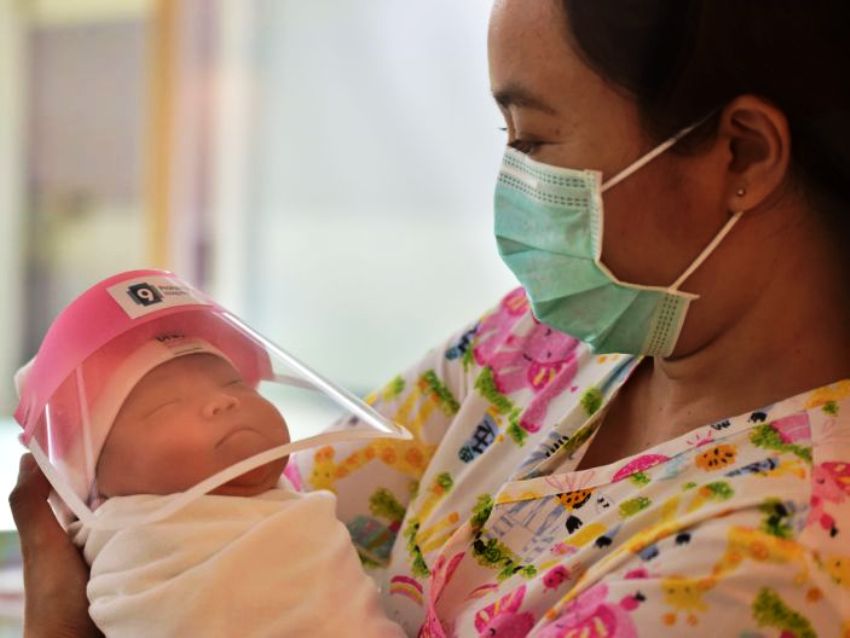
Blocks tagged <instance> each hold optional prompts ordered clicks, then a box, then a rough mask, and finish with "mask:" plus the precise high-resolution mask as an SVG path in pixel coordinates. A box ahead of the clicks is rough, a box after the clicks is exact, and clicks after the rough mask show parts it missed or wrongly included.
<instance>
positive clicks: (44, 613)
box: [9, 454, 102, 638]
mask: <svg viewBox="0 0 850 638" xmlns="http://www.w3.org/2000/svg"><path fill="white" fill-rule="evenodd" d="M50 489H51V488H50V483H48V481H47V479H46V478H45V477H44V475H43V474H42V473H41V471H40V470H39V469H38V466H37V465H36V463H35V459H33V457H32V455H31V454H25V455H24V456H23V457H21V462H20V467H19V470H18V482H17V484H16V485H15V488H14V489H13V490H12V492H11V494H9V505H10V507H11V509H12V516H13V517H14V519H15V526H16V527H17V529H18V534H19V535H20V540H21V553H22V556H23V565H24V589H25V591H26V605H25V611H24V625H25V635H26V636H27V638H41V637H42V636H44V637H47V636H50V637H51V638H52V637H57V638H71V637H73V638H85V637H88V636H101V635H102V634H101V633H100V632H99V631H98V630H97V628H96V627H95V626H94V624H93V623H92V622H91V619H90V618H89V615H88V600H87V599H86V582H87V581H88V567H87V566H86V564H85V562H84V561H83V559H82V557H81V556H80V554H79V552H78V551H77V549H76V547H74V545H73V544H72V543H71V540H70V538H69V537H68V535H67V534H66V533H65V531H64V530H63V529H62V527H61V526H60V525H59V522H58V521H57V520H56V518H55V516H54V515H53V511H52V510H51V508H50V505H49V504H48V502H47V497H48V495H49V494H50Z"/></svg>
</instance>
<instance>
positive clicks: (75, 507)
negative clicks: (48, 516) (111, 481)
mask: <svg viewBox="0 0 850 638" xmlns="http://www.w3.org/2000/svg"><path fill="white" fill-rule="evenodd" d="M27 448H28V449H29V451H30V452H31V453H32V456H33V458H34V459H35V462H36V463H37V464H38V467H39V469H41V473H42V474H44V476H45V478H47V480H48V481H49V482H50V485H51V486H52V487H53V491H54V492H56V493H57V494H58V495H59V498H61V499H62V502H63V503H65V505H67V506H68V509H70V510H71V511H72V512H73V513H74V514H76V516H77V518H79V519H80V522H81V523H82V524H83V525H90V524H91V523H92V522H93V520H94V519H93V518H92V514H91V510H90V509H89V508H88V506H87V505H86V504H85V503H83V501H82V499H81V498H80V497H79V496H77V494H76V492H74V490H72V489H70V488H69V487H68V484H67V483H66V482H65V480H64V479H63V478H62V477H61V476H59V474H58V473H57V472H56V471H55V470H54V469H53V465H52V464H51V463H50V460H49V459H48V458H47V455H46V454H45V453H44V450H42V449H41V446H40V445H39V444H38V443H37V442H36V441H35V440H32V441H31V442H30V444H29V445H28V446H27Z"/></svg>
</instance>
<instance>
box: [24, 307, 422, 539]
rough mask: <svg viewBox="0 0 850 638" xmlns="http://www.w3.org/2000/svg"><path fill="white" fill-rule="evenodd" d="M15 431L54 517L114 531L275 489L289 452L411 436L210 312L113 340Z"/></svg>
mask: <svg viewBox="0 0 850 638" xmlns="http://www.w3.org/2000/svg"><path fill="white" fill-rule="evenodd" d="M23 425H24V435H23V437H22V438H23V442H24V444H25V445H26V446H27V447H28V448H29V449H30V450H31V451H32V452H33V454H34V456H35V457H36V460H37V461H38V463H39V465H40V466H41V468H42V470H43V471H44V472H45V474H46V475H47V477H48V479H49V480H50V482H51V483H52V485H53V487H54V490H55V492H56V494H57V495H58V496H59V497H60V499H61V505H60V509H62V510H63V513H64V514H65V518H66V519H67V518H77V519H79V521H80V522H81V523H82V524H83V525H86V526H89V527H92V528H112V529H116V528H120V527H126V526H130V525H139V524H145V523H149V522H154V521H157V520H161V519H163V518H166V517H168V516H169V515H171V514H173V513H175V512H177V511H178V510H180V509H182V508H183V507H185V506H186V505H187V504H189V503H191V502H192V501H194V500H195V499H197V498H199V497H201V496H204V495H205V494H209V493H214V494H218V495H228V496H247V497H250V496H254V495H257V494H259V493H262V492H263V491H266V490H268V489H273V488H275V487H276V486H277V485H278V484H279V482H280V478H281V475H282V474H283V473H284V470H285V466H286V462H287V457H288V456H289V455H290V454H292V453H293V452H296V451H299V450H305V449H310V448H315V447H320V446H324V445H328V444H334V443H338V442H340V441H346V440H355V439H367V438H379V437H393V438H402V439H404V438H410V434H409V433H408V432H407V431H406V430H404V429H402V428H401V427H399V426H398V425H396V424H395V423H393V422H391V421H389V420H388V419H386V418H384V417H383V416H382V415H380V414H378V413H377V412H376V411H375V410H373V409H372V408H370V407H369V406H368V405H366V404H365V403H364V402H363V401H361V400H360V399H358V398H357V397H356V396H354V395H352V394H351V393H349V392H348V391H346V390H345V389H343V388H341V387H340V386H338V385H336V384H334V383H332V382H331V381H329V380H327V379H325V378H324V377H322V376H321V375H319V374H318V373H316V372H315V371H313V370H312V369H311V368H309V367H308V366H307V365H305V364H303V363H302V362H301V361H299V360H298V359H297V358H295V357H294V356H292V355H291V354H289V353H288V352H287V351H286V350H284V349H283V348H280V347H278V346H277V345H275V344H274V343H272V342H271V341H269V340H268V339H265V338H264V337H262V336H261V335H259V334H258V333H256V332H255V331H254V330H252V329H251V328H249V327H248V326H247V325H245V324H244V323H243V322H242V321H240V320H239V319H238V318H236V317H234V316H233V315H230V314H229V313H227V312H223V311H220V310H210V309H206V310H190V311H186V312H183V313H178V314H174V315H170V316H166V317H164V318H162V319H159V320H155V321H150V322H148V323H145V324H144V325H142V326H139V327H138V328H136V329H133V330H131V331H129V332H127V333H124V334H122V335H120V336H119V337H116V338H115V339H113V340H112V341H110V342H109V343H107V344H106V345H105V346H103V347H102V348H100V349H99V350H98V351H97V352H96V353H94V354H92V355H90V356H89V357H88V358H87V359H85V360H84V361H83V362H82V363H80V364H78V365H77V366H76V367H75V368H73V370H72V371H71V372H70V374H68V375H67V377H65V380H64V381H63V382H62V383H61V385H60V386H59V387H58V388H57V389H56V390H55V392H53V393H52V395H51V396H50V398H49V399H48V400H47V401H46V403H45V404H44V406H43V407H40V408H39V409H37V410H36V411H34V412H33V413H32V414H29V415H28V417H27V421H26V423H24V424H23ZM139 495H153V498H148V497H144V498H143V497H141V496H139ZM127 497H130V498H127ZM134 497H135V498H134ZM136 505H138V507H137V506H136ZM69 513H70V514H71V515H72V516H70V517H68V516H67V515H68V514H69ZM66 522H67V520H66Z"/></svg>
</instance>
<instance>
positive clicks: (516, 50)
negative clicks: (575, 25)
mask: <svg viewBox="0 0 850 638" xmlns="http://www.w3.org/2000/svg"><path fill="white" fill-rule="evenodd" d="M488 46H489V61H490V83H491V90H492V92H493V96H494V98H495V99H496V101H497V102H498V103H499V105H500V106H502V107H503V108H508V107H513V106H516V107H521V108H527V109H535V110H539V111H541V112H544V113H548V114H549V115H560V116H564V115H568V114H569V112H571V111H572V110H573V109H575V108H578V107H580V105H581V103H582V102H586V101H587V98H588V97H589V96H593V95H596V94H598V92H599V91H598V89H599V88H600V87H601V86H602V85H603V84H604V82H603V80H602V79H601V78H600V77H599V76H597V75H596V74H595V73H594V72H593V71H592V70H591V69H590V68H589V67H588V66H587V65H586V64H585V63H584V61H583V60H582V59H581V57H580V56H579V55H577V53H576V52H575V50H574V49H573V47H572V45H571V44H570V39H569V36H568V28H567V18H566V15H565V13H564V10H563V8H562V7H561V3H560V2H557V1H556V0H497V2H495V3H494V5H493V11H492V14H491V18H490V30H489V39H488ZM594 87H595V88H594Z"/></svg>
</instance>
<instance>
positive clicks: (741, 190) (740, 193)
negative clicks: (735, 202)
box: [735, 186, 747, 197]
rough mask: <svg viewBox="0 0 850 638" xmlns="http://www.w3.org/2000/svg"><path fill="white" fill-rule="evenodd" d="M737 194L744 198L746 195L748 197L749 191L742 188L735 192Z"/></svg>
mask: <svg viewBox="0 0 850 638" xmlns="http://www.w3.org/2000/svg"><path fill="white" fill-rule="evenodd" d="M735 194H736V195H737V196H738V197H743V196H744V195H746V194H747V189H746V188H744V187H743V186H742V187H741V188H739V189H738V190H737V191H735Z"/></svg>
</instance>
